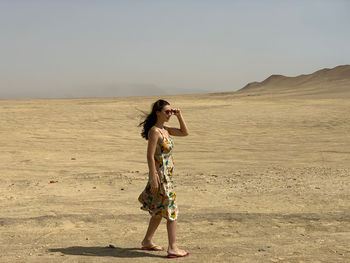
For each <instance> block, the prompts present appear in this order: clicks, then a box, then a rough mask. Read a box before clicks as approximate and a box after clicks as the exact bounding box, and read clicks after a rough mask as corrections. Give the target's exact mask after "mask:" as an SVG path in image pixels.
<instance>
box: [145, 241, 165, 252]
mask: <svg viewBox="0 0 350 263" xmlns="http://www.w3.org/2000/svg"><path fill="white" fill-rule="evenodd" d="M141 245H142V248H141V249H142V250H153V251H163V250H164V248H162V247H161V246H158V245H156V244H154V243H153V242H152V241H151V242H146V241H142V242H141Z"/></svg>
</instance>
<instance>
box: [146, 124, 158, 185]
mask: <svg viewBox="0 0 350 263" xmlns="http://www.w3.org/2000/svg"><path fill="white" fill-rule="evenodd" d="M158 138H159V132H157V131H156V130H154V129H151V130H150V131H149V136H148V146H147V163H148V169H149V180H150V181H152V180H153V181H154V182H156V181H158V174H157V170H156V166H155V162H154V154H155V152H156V146H157V142H158Z"/></svg>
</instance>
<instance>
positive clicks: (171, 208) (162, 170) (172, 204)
mask: <svg viewBox="0 0 350 263" xmlns="http://www.w3.org/2000/svg"><path fill="white" fill-rule="evenodd" d="M159 132H160V133H161V135H162V137H163V138H162V141H161V142H160V143H157V146H156V152H155V154H154V161H155V166H156V170H157V173H158V176H159V181H160V187H159V191H158V192H157V193H155V194H153V193H151V191H150V188H151V187H150V182H148V183H147V185H146V187H145V189H144V190H143V192H142V193H141V194H140V196H139V198H138V200H139V202H140V203H141V204H142V206H141V209H142V210H145V211H148V212H149V213H150V215H161V216H162V217H164V218H166V219H170V220H176V219H177V214H178V207H177V204H176V195H175V191H174V186H173V179H172V176H173V173H174V159H173V156H172V149H173V148H174V142H173V140H172V138H171V137H170V136H169V138H167V137H165V136H164V134H163V132H162V131H161V130H159Z"/></svg>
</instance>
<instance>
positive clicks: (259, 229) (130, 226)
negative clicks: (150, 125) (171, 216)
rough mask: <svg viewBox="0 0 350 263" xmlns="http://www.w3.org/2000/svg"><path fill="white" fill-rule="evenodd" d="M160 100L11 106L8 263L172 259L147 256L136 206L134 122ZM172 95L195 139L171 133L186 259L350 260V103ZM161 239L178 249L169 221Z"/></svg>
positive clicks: (4, 201) (6, 155)
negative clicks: (168, 233) (171, 238)
mask: <svg viewBox="0 0 350 263" xmlns="http://www.w3.org/2000/svg"><path fill="white" fill-rule="evenodd" d="M332 72H333V71H328V73H332ZM344 72H346V71H344ZM328 73H327V74H328ZM320 74H322V76H324V72H320ZM332 74H333V73H332ZM344 74H345V75H347V73H344ZM300 78H303V77H300ZM304 78H306V77H304ZM308 78H310V76H309V77H308ZM277 79H280V80H281V81H282V82H283V81H285V80H284V79H285V78H283V77H273V78H271V79H270V80H269V81H270V82H275V81H277ZM287 79H288V78H287ZM311 80H312V79H310V80H309V81H311ZM289 81H290V83H292V82H293V81H296V80H293V79H289ZM312 81H313V82H314V83H315V82H316V80H312ZM300 85H301V84H300ZM290 86H291V84H290ZM276 87H277V86H276ZM334 87H335V86H334ZM297 88H298V87H295V89H297ZM247 90H248V89H246V91H244V92H242V94H245V93H246V92H247ZM251 90H254V89H253V88H251ZM249 92H250V91H249ZM255 92H257V90H255ZM337 96H338V95H337ZM158 98H159V97H124V98H90V99H61V100H58V99H51V100H47V99H42V100H2V101H1V103H0V115H1V119H0V125H1V127H2V128H1V131H0V133H1V138H2V143H1V153H0V164H1V165H0V169H1V176H0V201H1V202H0V206H1V207H0V211H1V215H0V262H26V263H27V262H59V263H61V262H74V263H75V262H151V261H152V262H164V260H165V256H166V253H165V252H153V253H152V252H145V251H141V250H139V248H140V241H141V240H142V238H143V236H144V233H145V231H146V228H147V222H148V220H149V216H148V214H146V213H145V212H144V211H142V210H140V209H139V207H140V204H139V203H138V201H137V197H138V195H139V193H140V192H141V191H142V190H143V188H144V186H145V184H146V181H147V172H148V167H147V162H146V146H147V143H146V141H145V140H143V139H142V138H141V136H140V132H141V130H140V129H139V128H138V127H137V124H138V123H139V121H140V110H145V111H148V110H149V108H150V105H151V103H152V102H154V101H155V100H156V99H158ZM163 98H164V99H166V100H168V101H169V102H170V103H171V104H172V106H174V107H179V108H180V109H182V112H183V115H184V118H185V120H186V122H187V124H188V128H189V131H190V135H189V136H187V137H174V141H175V149H174V159H175V172H174V174H175V175H174V176H175V179H174V181H175V185H176V191H177V198H178V202H179V209H180V214H179V229H178V243H179V245H180V246H181V247H182V248H184V249H186V250H188V251H189V252H190V257H188V258H186V259H184V260H186V262H196V263H197V262H349V261H350V250H349V243H350V231H349V229H350V212H349V211H350V151H349V149H350V136H349V130H350V120H349V118H348V115H347V114H346V113H347V112H349V109H350V101H349V100H346V99H345V100H344V99H340V98H339V99H324V98H323V99H316V98H314V97H312V98H311V97H309V98H306V97H303V96H300V97H298V96H294V95H293V96H289V97H288V96H286V95H285V96H284V97H283V96H282V97H272V96H264V95H261V96H243V95H242V96H237V95H232V94H227V93H225V94H201V95H186V96H166V97H163ZM169 125H171V126H177V121H176V119H174V118H173V117H172V119H171V121H170V123H169ZM50 181H54V182H55V183H50ZM154 240H155V242H157V243H158V244H160V245H162V246H165V247H166V246H167V236H166V224H165V222H162V223H161V225H160V227H159V229H158V232H157V233H156V235H155V237H154ZM109 244H113V245H114V246H115V247H116V248H109V247H108V246H109ZM180 261H183V260H181V259H180Z"/></svg>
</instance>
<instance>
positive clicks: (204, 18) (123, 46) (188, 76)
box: [0, 0, 350, 99]
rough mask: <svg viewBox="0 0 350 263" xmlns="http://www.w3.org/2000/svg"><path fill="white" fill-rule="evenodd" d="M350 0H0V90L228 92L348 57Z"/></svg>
mask: <svg viewBox="0 0 350 263" xmlns="http://www.w3.org/2000/svg"><path fill="white" fill-rule="evenodd" d="M349 14H350V1H347V0H329V1H325V0H314V1H312V0H299V1H298V0H290V1H288V0H284V1H280V0H275V1H272V0H271V1H270V0H256V1H253V0H251V1H249V0H244V1H243V0H242V1H235V0H231V1H229V0H226V1H225V0H207V1H205V0H202V1H200V0H139V1H136V0H124V1H122V0H120V1H118V0H110V1H108V0H99V1H96V0H56V1H54V0H41V1H40V0H21V1H20V0H0V98H2V99H3V98H67V97H90V96H96V97H109V96H126V95H129V96H131V95H163V94H181V93H203V92H216V91H235V90H238V89H240V88H242V87H244V86H245V85H246V84H248V83H249V82H252V81H262V80H264V79H265V78H267V77H269V76H270V75H272V74H282V75H286V76H297V75H300V74H310V73H312V72H314V71H317V70H319V69H322V68H332V67H335V66H338V65H344V64H350V48H349V47H350V15H349Z"/></svg>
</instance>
